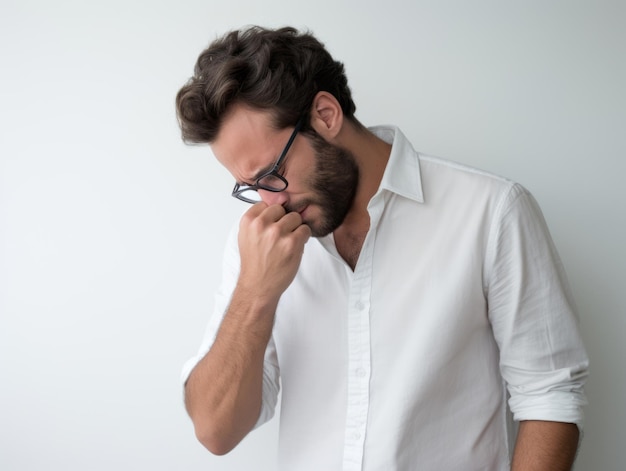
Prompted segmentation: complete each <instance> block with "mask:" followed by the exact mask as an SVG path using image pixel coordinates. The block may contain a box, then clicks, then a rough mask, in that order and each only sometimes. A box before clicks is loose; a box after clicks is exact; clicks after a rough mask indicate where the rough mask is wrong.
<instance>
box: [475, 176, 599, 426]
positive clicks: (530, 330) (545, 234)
mask: <svg viewBox="0 0 626 471" xmlns="http://www.w3.org/2000/svg"><path fill="white" fill-rule="evenodd" d="M486 261H487V263H486V266H485V287H486V291H487V300H488V305H489V317H490V321H491V324H492V327H493V332H494V336H495V339H496V342H497V343H498V346H499V348H500V370H501V373H502V376H503V378H504V380H505V381H506V383H507V388H508V391H509V394H510V400H509V406H510V408H511V412H512V413H513V417H514V419H515V420H518V421H520V420H548V421H556V422H568V423H575V424H577V425H578V427H579V428H581V429H582V425H583V410H582V409H583V406H584V405H585V404H586V403H587V401H586V397H585V394H584V389H583V387H584V383H585V381H586V378H587V375H588V366H589V360H588V357H587V353H586V351H585V348H584V346H583V344H582V340H581V337H580V333H579V330H578V318H577V314H576V312H575V306H574V301H573V298H572V295H571V292H570V289H569V286H568V282H567V279H566V275H565V271H564V269H563V265H562V263H561V260H560V258H559V256H558V254H557V251H556V248H555V246H554V244H553V242H552V239H551V237H550V234H549V231H548V228H547V225H546V223H545V220H544V218H543V215H542V213H541V210H540V209H539V206H538V205H537V203H536V201H535V199H534V198H533V197H532V195H531V194H530V193H529V192H528V191H527V190H526V189H524V188H523V187H521V186H520V185H516V184H514V185H512V186H511V187H510V188H509V191H508V192H507V193H506V195H505V196H504V197H503V198H502V201H501V202H500V205H499V208H498V209H497V210H496V217H495V219H494V222H493V227H492V230H491V234H490V240H489V244H488V251H487V257H486Z"/></svg>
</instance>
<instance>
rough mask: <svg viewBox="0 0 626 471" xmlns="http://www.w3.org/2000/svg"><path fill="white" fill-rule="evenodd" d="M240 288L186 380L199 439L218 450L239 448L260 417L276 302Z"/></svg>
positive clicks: (189, 403)
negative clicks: (265, 361) (260, 302)
mask: <svg viewBox="0 0 626 471" xmlns="http://www.w3.org/2000/svg"><path fill="white" fill-rule="evenodd" d="M258 301H259V300H258V299H257V298H250V297H248V296H247V295H246V294H245V293H242V292H241V290H235V293H234V294H233V299H232V302H231V306H230V308H229V310H228V312H227V313H226V315H225V316H224V319H223V321H222V324H221V326H220V329H219V331H218V334H217V337H216V339H215V342H214V343H213V346H212V347H211V349H210V350H209V352H208V353H207V354H206V355H205V357H204V358H203V359H202V360H201V361H200V362H199V363H198V365H197V366H196V367H195V368H194V370H193V371H192V373H191V375H190V376H189V379H188V381H187V383H186V385H185V405H186V407H187V411H188V413H189V415H190V417H191V419H192V421H193V423H194V427H195V431H196V435H197V437H198V439H199V441H200V442H201V443H202V444H203V445H204V446H205V447H206V448H208V449H209V450H210V451H211V452H213V453H215V454H224V453H227V452H228V451H230V450H231V449H232V448H234V447H235V446H236V445H237V444H238V443H239V442H240V441H241V440H242V439H243V437H245V436H246V434H247V433H248V432H249V431H250V430H251V429H252V427H253V426H254V424H255V423H256V421H257V419H258V417H259V412H260V408H261V401H262V390H263V359H264V354H265V349H266V347H267V343H268V341H269V338H270V335H271V330H272V325H273V318H274V311H275V308H276V304H275V302H270V303H269V304H268V303H267V302H264V303H262V304H259V302H258Z"/></svg>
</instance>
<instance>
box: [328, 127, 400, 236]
mask: <svg viewBox="0 0 626 471" xmlns="http://www.w3.org/2000/svg"><path fill="white" fill-rule="evenodd" d="M341 138H342V139H343V141H344V142H342V143H340V145H341V146H342V147H344V148H346V149H348V150H349V151H350V152H351V153H352V155H353V156H354V158H355V160H356V162H357V165H358V167H359V184H358V186H357V190H356V195H355V197H354V203H353V204H352V207H351V208H350V210H349V212H348V214H347V215H346V218H345V220H344V223H343V224H342V225H341V226H340V227H342V226H344V225H347V226H348V227H350V226H356V227H359V226H361V227H362V226H363V224H364V222H367V226H368V227H369V215H368V212H367V205H368V204H369V202H370V200H371V199H372V196H374V194H375V193H376V191H377V190H378V188H379V186H380V182H381V180H382V178H383V174H384V173H385V168H386V166H387V162H388V161H389V155H390V154H391V144H388V143H386V142H385V141H383V140H382V139H380V138H378V137H377V136H375V135H374V134H373V133H371V132H370V131H368V130H367V129H365V130H361V129H356V128H355V127H354V126H349V127H348V128H347V130H346V133H345V136H341Z"/></svg>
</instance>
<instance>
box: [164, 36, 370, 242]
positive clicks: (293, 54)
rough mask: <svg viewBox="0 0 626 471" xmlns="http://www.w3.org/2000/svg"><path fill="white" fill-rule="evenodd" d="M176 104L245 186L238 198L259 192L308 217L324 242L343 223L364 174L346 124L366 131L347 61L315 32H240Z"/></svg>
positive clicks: (220, 43)
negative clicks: (343, 139)
mask: <svg viewBox="0 0 626 471" xmlns="http://www.w3.org/2000/svg"><path fill="white" fill-rule="evenodd" d="M176 104H177V111H178V118H179V122H180V126H181V130H182V134H183V139H184V140H185V141H186V142H193V143H208V144H210V145H211V148H212V150H213V153H214V154H215V156H216V157H217V158H218V160H219V161H220V162H221V163H222V164H223V165H224V166H225V167H226V168H227V169H228V170H229V172H230V173H231V174H232V175H233V176H234V178H235V180H236V182H237V185H236V186H235V190H234V191H233V196H237V197H239V198H241V197H242V196H244V195H248V196H249V195H250V194H251V192H250V191H248V190H247V189H258V196H259V197H260V198H262V199H263V200H264V201H265V202H266V203H267V204H281V205H282V206H284V207H285V209H287V211H295V212H298V213H300V214H301V216H302V219H303V221H304V222H305V223H306V224H307V225H309V227H310V228H311V230H312V233H313V235H314V236H323V235H326V234H328V233H330V232H332V231H334V230H335V229H336V228H337V227H338V226H339V225H340V224H341V223H342V221H343V220H344V218H345V216H346V214H347V212H348V211H349V209H350V208H351V206H352V202H353V200H354V196H355V194H356V190H357V185H358V182H359V168H358V165H357V163H356V161H355V158H354V156H353V155H352V154H351V153H350V152H349V151H348V150H346V149H344V148H343V147H341V146H339V145H337V144H336V143H335V142H333V141H334V140H335V139H334V138H335V137H336V136H337V134H339V133H340V131H341V129H343V123H346V122H350V123H352V127H353V128H354V129H356V130H359V131H362V130H363V129H364V128H363V127H362V125H361V124H360V123H359V122H358V121H357V120H356V118H355V117H354V111H355V105H354V102H353V101H352V97H351V93H350V90H349V88H348V85H347V79H346V76H345V73H344V70H343V65H342V64H341V63H339V62H336V61H334V60H333V59H332V57H331V56H330V54H329V53H328V52H327V51H326V50H325V49H324V47H323V45H322V44H321V43H320V42H319V41H317V39H315V38H314V37H313V36H311V35H310V34H301V33H298V32H297V31H296V30H294V29H292V28H282V29H279V30H276V31H273V30H266V29H262V28H259V27H253V28H250V29H247V30H244V31H241V32H239V31H235V32H231V33H229V34H227V35H226V36H224V37H222V38H220V39H218V40H216V41H215V42H213V43H212V44H211V45H210V46H209V48H208V49H206V50H205V51H204V52H203V53H202V54H201V55H200V57H199V59H198V62H197V64H196V67H195V73H194V76H193V77H192V78H191V79H190V80H189V82H188V83H187V84H186V85H185V86H184V87H183V88H182V89H181V90H180V91H179V93H178V95H177V98H176ZM290 136H291V137H290ZM268 187H269V190H268ZM241 188H244V192H243V193H242V191H241V190H240V189H241ZM272 188H274V189H272ZM253 193H254V192H252V194H253ZM241 199H244V200H245V201H251V200H249V199H247V198H246V197H245V196H244V197H243V198H241Z"/></svg>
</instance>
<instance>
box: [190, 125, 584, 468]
mask: <svg viewBox="0 0 626 471" xmlns="http://www.w3.org/2000/svg"><path fill="white" fill-rule="evenodd" d="M372 131H373V132H374V133H375V134H376V135H378V136H379V137H380V138H382V139H383V140H385V141H387V142H390V143H392V144H393V146H392V151H391V156H390V160H389V163H388V165H387V168H386V170H385V174H384V177H383V179H382V182H381V185H380V188H379V190H378V192H377V193H376V194H375V195H374V197H373V198H372V199H371V201H370V203H369V205H368V211H369V214H370V218H371V223H370V230H369V232H368V234H367V237H366V239H365V242H364V244H363V248H362V250H361V253H360V257H359V259H358V263H357V265H356V267H355V270H354V272H353V271H352V270H351V269H350V267H349V266H348V265H347V264H346V263H345V261H344V260H343V259H342V258H341V257H340V256H339V254H338V253H337V250H336V248H335V245H334V241H333V236H332V235H329V236H327V237H324V238H321V239H311V240H309V242H308V243H307V244H306V248H305V252H304V256H303V260H302V263H301V266H300V269H299V271H298V274H297V276H296V278H295V280H294V282H293V283H292V284H291V286H290V287H289V288H288V289H287V291H286V292H285V293H284V294H283V296H282V297H281V299H280V302H279V305H278V309H277V312H276V320H275V325H274V330H273V335H272V338H271V341H270V343H269V345H268V347H267V352H266V358H265V367H264V388H263V408H262V412H261V417H260V418H259V425H260V424H261V423H263V422H265V421H266V420H268V419H269V418H270V417H271V416H272V415H273V412H274V408H275V405H276V402H277V397H278V393H279V384H280V385H281V386H282V395H281V416H280V440H279V463H280V469H281V470H284V471H307V470H311V471H332V470H344V471H348V470H350V471H352V470H368V471H373V470H377V471H379V470H384V471H394V470H407V471H408V470H417V469H419V470H446V471H447V470H464V471H470V470H505V469H509V466H510V457H509V446H508V442H509V438H510V437H509V436H508V433H509V432H508V429H507V424H506V422H507V420H506V401H507V389H508V393H509V394H510V400H509V405H510V409H511V411H512V413H513V416H514V418H515V419H516V420H528V419H536V420H552V421H561V422H571V423H576V424H578V425H579V426H580V425H581V423H582V406H583V405H584V404H585V402H586V401H585V397H584V393H583V383H584V381H585V378H586V376H587V366H588V360H587V356H586V353H585V350H584V348H583V346H582V343H581V340H580V336H579V333H578V329H577V320H576V316H575V314H574V312H573V302H572V297H571V295H570V293H569V289H568V286H567V281H566V278H565V275H564V272H563V268H562V265H561V262H560V261H559V257H558V255H557V252H556V250H555V248H554V245H553V243H552V241H551V239H550V236H549V233H548V229H547V227H546V224H545V222H544V219H543V217H542V215H541V212H540V210H539V208H538V206H537V204H536V202H535V200H534V199H533V198H532V196H531V195H530V194H529V193H528V191H526V190H525V189H524V188H523V187H521V186H520V185H518V184H515V183H513V182H511V181H509V180H506V179H503V178H500V177H496V176H494V175H491V174H488V173H486V172H482V171H478V170H476V169H472V168H468V167H465V166H462V165H459V164H455V163H452V162H449V161H445V160H442V159H438V158H434V157H430V156H426V155H423V154H419V153H417V152H415V151H414V150H413V148H412V147H411V145H410V143H409V142H408V141H407V140H406V138H405V137H404V136H403V135H402V133H401V132H400V131H399V130H398V129H397V128H394V127H376V128H372ZM236 240H237V239H236V234H234V233H233V237H231V242H230V244H229V246H228V248H227V251H226V256H225V262H224V281H223V284H222V286H221V288H220V290H219V293H218V295H217V300H216V307H215V313H214V315H213V316H212V318H211V321H210V322H209V326H208V329H207V333H206V335H205V338H204V341H203V343H202V346H201V348H200V351H199V353H198V355H197V356H196V357H194V358H192V359H191V360H190V361H189V362H188V363H187V364H186V365H185V368H184V370H183V380H185V379H186V378H187V376H188V374H189V372H190V371H191V369H192V368H193V366H194V365H195V364H196V363H197V362H198V361H199V360H200V359H201V358H202V356H203V355H204V354H205V353H206V352H207V351H208V349H209V348H210V345H211V344H212V342H213V339H214V337H215V334H216V331H217V329H218V327H219V323H220V321H221V318H222V315H223V313H224V311H225V310H226V308H227V306H228V302H229V299H230V296H231V293H232V290H233V288H234V285H235V283H236V280H237V276H238V270H239V258H238V251H237V243H236Z"/></svg>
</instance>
